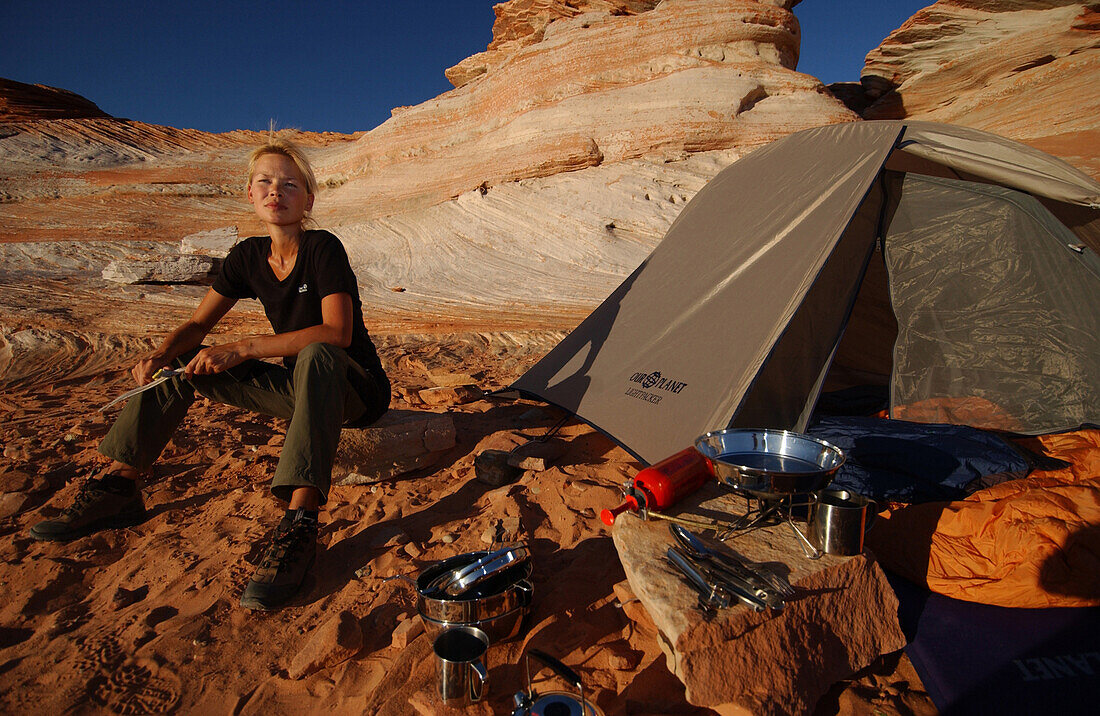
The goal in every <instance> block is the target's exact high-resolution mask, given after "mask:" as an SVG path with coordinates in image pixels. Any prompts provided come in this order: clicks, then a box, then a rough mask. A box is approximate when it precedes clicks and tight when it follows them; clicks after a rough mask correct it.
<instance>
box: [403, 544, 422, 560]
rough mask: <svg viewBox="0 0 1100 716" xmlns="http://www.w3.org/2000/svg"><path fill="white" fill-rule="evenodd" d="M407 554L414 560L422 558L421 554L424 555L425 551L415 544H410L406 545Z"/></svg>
mask: <svg viewBox="0 0 1100 716" xmlns="http://www.w3.org/2000/svg"><path fill="white" fill-rule="evenodd" d="M405 554H407V555H409V556H410V557H412V558H413V559H417V558H419V557H420V555H421V554H423V551H422V550H421V549H420V548H419V547H417V546H416V543H415V542H409V543H408V544H407V545H405Z"/></svg>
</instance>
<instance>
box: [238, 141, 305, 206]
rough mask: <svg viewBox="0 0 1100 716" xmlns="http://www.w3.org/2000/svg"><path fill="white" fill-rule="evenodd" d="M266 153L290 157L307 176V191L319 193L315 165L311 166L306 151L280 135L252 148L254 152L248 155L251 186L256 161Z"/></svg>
mask: <svg viewBox="0 0 1100 716" xmlns="http://www.w3.org/2000/svg"><path fill="white" fill-rule="evenodd" d="M265 154H281V155H283V156H284V157H287V158H288V159H290V160H291V161H292V162H294V165H295V166H296V167H298V171H300V172H301V173H302V176H303V177H304V178H305V180H306V191H307V192H308V193H310V194H316V193H317V189H318V186H317V177H316V176H314V175H313V167H312V166H310V163H309V159H308V158H307V157H306V155H305V153H304V152H303V151H302V150H301V149H299V148H298V147H297V146H296V145H295V144H292V143H291V142H289V141H287V140H285V139H280V138H278V137H272V138H271V139H269V140H268V141H267V143H266V144H261V145H260V146H258V147H256V148H255V149H253V150H252V153H251V154H249V155H248V185H249V186H251V184H252V175H253V174H255V173H256V162H257V161H258V160H259V158H260V157H262V156H264V155H265Z"/></svg>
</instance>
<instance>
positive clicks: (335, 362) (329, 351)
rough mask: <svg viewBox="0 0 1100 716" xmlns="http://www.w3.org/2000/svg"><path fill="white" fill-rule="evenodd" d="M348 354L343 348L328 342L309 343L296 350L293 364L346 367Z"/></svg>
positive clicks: (330, 367) (335, 367)
mask: <svg viewBox="0 0 1100 716" xmlns="http://www.w3.org/2000/svg"><path fill="white" fill-rule="evenodd" d="M347 362H348V354H347V351H345V350H344V349H343V348H339V347H337V346H334V345H332V344H329V343H310V344H309V345H308V346H306V347H305V348H303V349H302V350H300V351H298V355H297V356H296V357H295V359H294V364H295V366H299V365H301V366H321V367H325V368H329V369H333V370H335V369H346V368H347Z"/></svg>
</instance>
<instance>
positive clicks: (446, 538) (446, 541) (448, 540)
mask: <svg viewBox="0 0 1100 716" xmlns="http://www.w3.org/2000/svg"><path fill="white" fill-rule="evenodd" d="M440 541H441V542H443V544H453V543H454V541H455V536H454V535H452V534H445V535H443V537H442V538H440Z"/></svg>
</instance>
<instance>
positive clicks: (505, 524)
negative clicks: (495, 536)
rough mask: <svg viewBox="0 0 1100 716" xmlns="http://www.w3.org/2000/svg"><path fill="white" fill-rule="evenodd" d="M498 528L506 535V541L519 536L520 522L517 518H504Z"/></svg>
mask: <svg viewBox="0 0 1100 716" xmlns="http://www.w3.org/2000/svg"><path fill="white" fill-rule="evenodd" d="M500 528H501V530H503V531H504V533H505V535H507V538H506V539H508V538H510V539H515V537H516V536H517V535H518V534H519V528H520V520H519V518H518V517H505V518H504V519H503V520H501V523H500Z"/></svg>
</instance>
